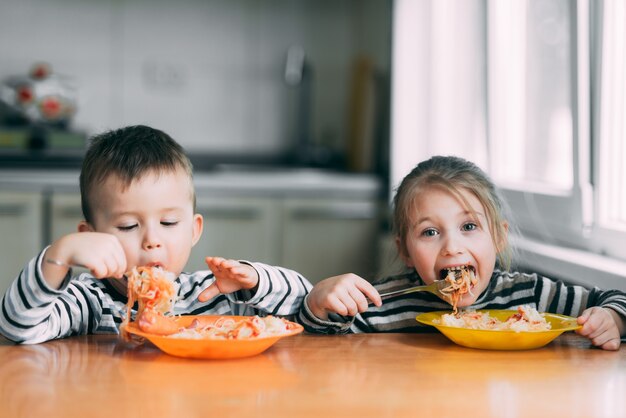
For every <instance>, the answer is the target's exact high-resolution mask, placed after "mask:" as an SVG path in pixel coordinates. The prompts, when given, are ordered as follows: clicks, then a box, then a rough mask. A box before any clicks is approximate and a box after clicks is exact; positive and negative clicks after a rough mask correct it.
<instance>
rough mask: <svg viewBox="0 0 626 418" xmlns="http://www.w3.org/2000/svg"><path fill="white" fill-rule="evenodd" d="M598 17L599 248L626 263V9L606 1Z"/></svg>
mask: <svg viewBox="0 0 626 418" xmlns="http://www.w3.org/2000/svg"><path fill="white" fill-rule="evenodd" d="M598 6H602V8H600V7H598V9H597V10H595V11H594V12H595V13H594V20H593V21H594V23H595V25H594V28H595V30H594V35H596V38H595V39H596V42H595V43H594V45H595V47H596V49H597V51H598V54H597V58H598V59H596V60H595V62H596V63H597V64H596V66H595V68H594V70H595V74H596V77H595V82H594V88H595V91H596V94H595V95H594V99H595V103H596V106H595V107H594V113H593V114H594V122H595V126H596V129H595V130H594V139H595V140H596V141H594V145H595V147H594V150H595V155H596V159H595V170H594V174H595V178H596V179H597V181H596V191H597V195H596V196H597V202H596V213H597V222H596V227H595V228H594V230H593V234H592V242H593V246H594V247H595V248H596V249H597V250H598V251H600V252H603V253H606V254H610V255H615V256H618V257H620V258H624V259H626V245H624V243H625V242H626V186H625V185H626V129H625V125H624V124H625V123H626V26H625V25H624V22H625V21H626V7H625V6H624V2H623V1H622V0H605V1H604V2H602V3H600V4H598Z"/></svg>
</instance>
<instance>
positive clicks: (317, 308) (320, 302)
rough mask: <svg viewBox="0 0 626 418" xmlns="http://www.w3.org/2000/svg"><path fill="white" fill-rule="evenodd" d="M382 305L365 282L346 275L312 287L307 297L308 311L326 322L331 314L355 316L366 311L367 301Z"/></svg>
mask: <svg viewBox="0 0 626 418" xmlns="http://www.w3.org/2000/svg"><path fill="white" fill-rule="evenodd" d="M368 298H369V300H371V301H372V302H374V304H375V305H376V306H380V305H382V301H381V299H380V295H379V294H378V291H377V290H376V289H375V288H374V286H372V285H371V284H370V283H369V282H368V281H367V280H365V279H363V278H361V277H359V276H357V275H356V274H352V273H348V274H342V275H340V276H335V277H331V278H328V279H325V280H322V281H321V282H319V283H317V284H316V285H315V286H313V289H312V290H311V293H309V296H308V297H307V302H308V306H309V309H310V310H311V312H312V313H313V315H315V316H316V317H317V318H319V319H323V320H327V319H328V314H329V313H331V312H334V313H337V314H339V315H342V316H355V315H356V314H357V313H360V312H365V311H367V307H368V304H369V302H368V300H367V299H368Z"/></svg>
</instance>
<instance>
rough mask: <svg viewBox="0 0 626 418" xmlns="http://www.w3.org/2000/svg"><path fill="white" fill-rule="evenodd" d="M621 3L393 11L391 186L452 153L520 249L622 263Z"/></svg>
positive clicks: (571, 0)
mask: <svg viewBox="0 0 626 418" xmlns="http://www.w3.org/2000/svg"><path fill="white" fill-rule="evenodd" d="M624 3H625V2H624V1H623V0H603V1H597V2H595V1H594V2H591V1H589V0H520V1H502V0H486V1H479V0H476V1H470V0H467V1H466V0H441V1H439V0H431V1H429V2H415V1H412V0H396V1H395V2H394V34H393V39H394V49H393V57H394V58H393V60H394V61H393V82H392V83H393V86H392V91H393V93H392V97H393V103H392V133H391V136H392V166H391V169H392V171H391V182H392V184H391V186H392V188H394V187H396V186H397V184H398V183H399V181H400V180H401V179H402V177H404V175H406V174H407V173H408V171H409V170H410V169H411V168H412V167H413V166H414V165H415V164H416V163H418V162H419V161H421V160H423V159H426V158H428V157H429V156H431V155H434V154H456V155H459V156H461V157H465V158H468V159H470V160H472V161H474V162H476V163H477V164H478V165H479V166H481V167H482V168H483V169H485V170H487V171H488V172H489V174H490V175H491V176H492V178H493V179H494V180H495V181H496V183H497V184H498V186H499V187H500V188H501V189H502V190H503V193H504V195H505V198H506V199H507V201H508V203H509V205H510V206H511V209H512V212H513V217H514V219H513V221H514V222H515V223H516V224H517V225H518V226H519V227H520V229H521V231H522V233H523V234H524V235H525V236H526V237H529V238H531V239H532V238H534V239H535V240H536V241H540V242H541V243H544V244H555V245H561V246H564V247H569V248H575V249H580V250H584V251H587V250H591V251H592V252H595V253H598V254H605V255H609V256H612V257H614V258H619V259H622V260H626V245H624V243H626V186H625V184H626V126H625V124H626V25H624V22H626V6H625V5H624ZM437 16H445V17H446V18H445V19H437ZM444 70H445V71H444ZM444 122H445V123H444ZM451 126H453V127H451ZM572 253H576V254H582V252H575V251H574V252H572ZM587 253H588V252H587ZM596 258H598V257H596ZM600 258H601V257H600ZM600 263H604V264H606V263H605V260H600ZM621 274H623V270H622V272H621Z"/></svg>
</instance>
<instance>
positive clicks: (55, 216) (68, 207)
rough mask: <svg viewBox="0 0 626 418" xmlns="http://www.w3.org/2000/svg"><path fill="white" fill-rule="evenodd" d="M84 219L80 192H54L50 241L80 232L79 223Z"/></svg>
mask: <svg viewBox="0 0 626 418" xmlns="http://www.w3.org/2000/svg"><path fill="white" fill-rule="evenodd" d="M82 220H83V212H82V209H81V206H80V194H78V193H54V194H52V195H51V196H50V224H49V228H50V229H49V236H50V243H52V242H54V241H56V240H57V239H59V238H61V237H62V236H63V235H67V234H71V233H73V232H78V223H79V222H80V221H82Z"/></svg>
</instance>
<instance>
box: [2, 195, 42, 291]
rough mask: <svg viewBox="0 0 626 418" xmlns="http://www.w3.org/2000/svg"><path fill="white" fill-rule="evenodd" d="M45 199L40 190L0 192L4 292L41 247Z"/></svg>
mask: <svg viewBox="0 0 626 418" xmlns="http://www.w3.org/2000/svg"><path fill="white" fill-rule="evenodd" d="M42 202H43V199H42V196H41V194H40V193H34V192H33V193H28V192H8V191H6V192H0V231H1V236H0V294H4V291H5V290H6V289H7V287H8V286H9V284H11V282H12V281H13V280H14V279H15V278H16V277H17V275H18V274H19V272H20V271H21V270H22V269H23V268H24V265H25V264H26V262H28V260H30V259H31V258H32V257H34V256H35V255H36V254H37V253H38V252H39V251H40V250H41V242H42V234H43V222H42V220H43V217H42V207H43V203H42Z"/></svg>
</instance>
